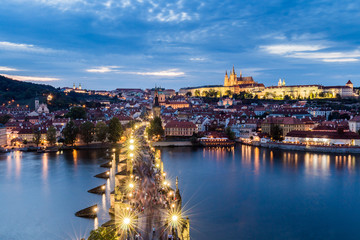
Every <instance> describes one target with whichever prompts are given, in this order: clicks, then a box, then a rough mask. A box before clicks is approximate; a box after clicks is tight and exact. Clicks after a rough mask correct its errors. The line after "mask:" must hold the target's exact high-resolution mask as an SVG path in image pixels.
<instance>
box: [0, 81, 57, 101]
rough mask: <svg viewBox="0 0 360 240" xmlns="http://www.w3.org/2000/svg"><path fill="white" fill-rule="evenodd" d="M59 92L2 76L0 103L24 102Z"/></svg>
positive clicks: (43, 85)
mask: <svg viewBox="0 0 360 240" xmlns="http://www.w3.org/2000/svg"><path fill="white" fill-rule="evenodd" d="M58 92H59V90H58V89H56V88H54V87H52V86H50V85H45V84H36V83H29V82H22V81H17V80H13V79H10V78H7V77H4V76H2V75H0V102H1V103H4V102H8V101H11V100H15V101H17V102H22V101H24V100H29V99H31V98H35V97H36V96H43V95H48V94H49V93H53V94H55V93H58Z"/></svg>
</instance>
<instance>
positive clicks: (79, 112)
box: [66, 107, 86, 119]
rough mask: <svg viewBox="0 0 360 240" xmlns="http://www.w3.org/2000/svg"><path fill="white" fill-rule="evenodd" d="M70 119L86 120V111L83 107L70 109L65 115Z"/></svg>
mask: <svg viewBox="0 0 360 240" xmlns="http://www.w3.org/2000/svg"><path fill="white" fill-rule="evenodd" d="M66 117H69V118H71V119H86V110H85V108H83V107H72V108H71V109H70V111H69V112H68V113H67V114H66Z"/></svg>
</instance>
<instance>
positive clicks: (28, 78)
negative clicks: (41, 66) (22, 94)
mask: <svg viewBox="0 0 360 240" xmlns="http://www.w3.org/2000/svg"><path fill="white" fill-rule="evenodd" d="M1 75H3V76H5V77H7V78H11V79H14V80H19V81H30V82H52V81H58V80H60V79H59V78H53V77H33V76H16V75H7V74H1Z"/></svg>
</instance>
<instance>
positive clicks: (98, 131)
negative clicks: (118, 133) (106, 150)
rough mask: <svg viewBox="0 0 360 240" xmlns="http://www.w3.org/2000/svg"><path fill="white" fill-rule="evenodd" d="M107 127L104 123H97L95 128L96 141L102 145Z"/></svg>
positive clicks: (106, 133)
mask: <svg viewBox="0 0 360 240" xmlns="http://www.w3.org/2000/svg"><path fill="white" fill-rule="evenodd" d="M108 131H109V127H108V126H107V125H106V124H105V123H104V122H98V123H97V124H96V127H95V135H96V140H97V141H100V142H102V143H104V142H105V141H106V138H107V135H108Z"/></svg>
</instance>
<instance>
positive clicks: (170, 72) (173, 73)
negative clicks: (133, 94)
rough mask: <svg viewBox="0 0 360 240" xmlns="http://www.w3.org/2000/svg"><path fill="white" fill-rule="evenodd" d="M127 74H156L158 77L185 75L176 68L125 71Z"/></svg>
mask: <svg viewBox="0 0 360 240" xmlns="http://www.w3.org/2000/svg"><path fill="white" fill-rule="evenodd" d="M127 73H128V74H136V75H142V76H158V77H180V76H183V75H185V73H184V72H180V71H178V69H169V70H166V71H159V72H127Z"/></svg>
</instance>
